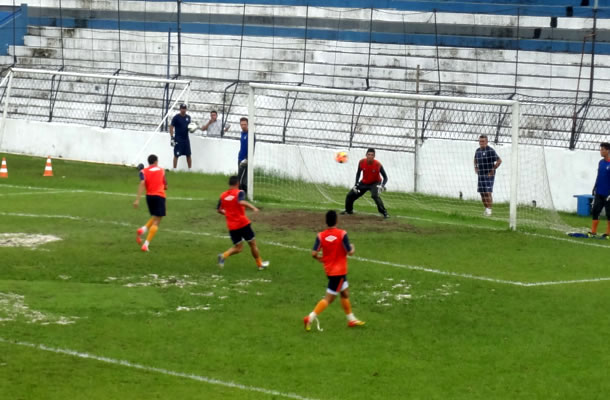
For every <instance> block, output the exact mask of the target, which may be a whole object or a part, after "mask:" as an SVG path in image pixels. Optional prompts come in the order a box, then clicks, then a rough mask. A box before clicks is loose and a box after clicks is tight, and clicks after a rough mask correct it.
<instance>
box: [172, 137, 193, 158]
mask: <svg viewBox="0 0 610 400" xmlns="http://www.w3.org/2000/svg"><path fill="white" fill-rule="evenodd" d="M180 156H187V157H190V156H191V142H190V141H188V140H187V141H185V142H176V145H175V146H174V157H176V158H178V157H180Z"/></svg>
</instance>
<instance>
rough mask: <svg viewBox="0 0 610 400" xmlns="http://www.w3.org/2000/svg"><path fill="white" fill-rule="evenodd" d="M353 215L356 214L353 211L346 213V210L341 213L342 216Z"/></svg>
mask: <svg viewBox="0 0 610 400" xmlns="http://www.w3.org/2000/svg"><path fill="white" fill-rule="evenodd" d="M353 213H354V212H353V211H346V210H343V211H341V213H340V214H341V215H352V214H353Z"/></svg>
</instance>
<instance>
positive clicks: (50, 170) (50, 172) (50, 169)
mask: <svg viewBox="0 0 610 400" xmlns="http://www.w3.org/2000/svg"><path fill="white" fill-rule="evenodd" d="M42 176H53V167H52V166H51V156H48V157H47V165H46V166H45V167H44V174H42Z"/></svg>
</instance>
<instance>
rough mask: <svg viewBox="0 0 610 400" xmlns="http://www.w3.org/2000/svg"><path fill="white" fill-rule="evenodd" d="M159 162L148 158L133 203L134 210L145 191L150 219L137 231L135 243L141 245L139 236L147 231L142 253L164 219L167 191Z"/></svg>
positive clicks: (155, 158)
mask: <svg viewBox="0 0 610 400" xmlns="http://www.w3.org/2000/svg"><path fill="white" fill-rule="evenodd" d="M158 164H159V161H158V158H157V156H156V155H154V154H151V155H149V156H148V167H147V168H144V169H142V170H141V171H140V185H139V186H138V194H137V196H136V200H135V201H134V202H133V206H134V208H138V206H139V205H140V197H141V196H142V193H144V191H146V204H147V205H148V211H149V212H150V216H151V218H150V219H149V220H148V222H147V223H146V225H144V226H143V227H141V228H140V229H138V231H137V236H136V241H137V242H138V244H142V238H141V236H142V235H143V234H145V233H146V232H147V231H148V236H146V240H145V241H144V244H142V251H148V245H149V244H150V241H151V240H152V239H153V237H155V235H156V234H157V230H158V229H159V224H160V223H161V219H162V218H163V217H165V191H166V190H167V181H166V180H165V171H164V170H163V168H161V167H159V165H158Z"/></svg>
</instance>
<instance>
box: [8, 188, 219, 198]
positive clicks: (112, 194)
mask: <svg viewBox="0 0 610 400" xmlns="http://www.w3.org/2000/svg"><path fill="white" fill-rule="evenodd" d="M2 186H5V187H10V188H22V189H30V190H40V192H39V193H40V194H49V193H57V194H59V193H93V194H103V195H107V196H122V197H133V198H135V197H136V191H135V190H134V192H133V193H122V192H105V191H102V190H88V189H68V190H56V189H51V188H45V187H37V186H19V185H6V184H0V187H2ZM32 194H35V193H32ZM0 196H1V194H0ZM169 199H170V200H186V201H205V200H210V199H206V198H195V197H169Z"/></svg>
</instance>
